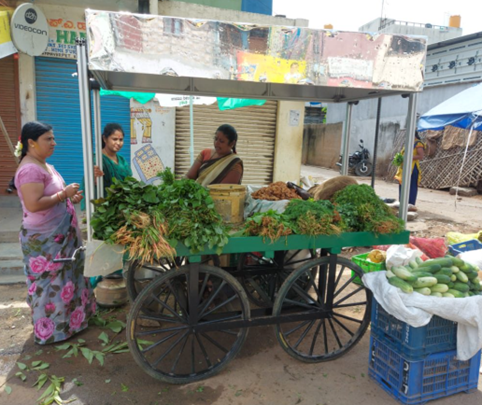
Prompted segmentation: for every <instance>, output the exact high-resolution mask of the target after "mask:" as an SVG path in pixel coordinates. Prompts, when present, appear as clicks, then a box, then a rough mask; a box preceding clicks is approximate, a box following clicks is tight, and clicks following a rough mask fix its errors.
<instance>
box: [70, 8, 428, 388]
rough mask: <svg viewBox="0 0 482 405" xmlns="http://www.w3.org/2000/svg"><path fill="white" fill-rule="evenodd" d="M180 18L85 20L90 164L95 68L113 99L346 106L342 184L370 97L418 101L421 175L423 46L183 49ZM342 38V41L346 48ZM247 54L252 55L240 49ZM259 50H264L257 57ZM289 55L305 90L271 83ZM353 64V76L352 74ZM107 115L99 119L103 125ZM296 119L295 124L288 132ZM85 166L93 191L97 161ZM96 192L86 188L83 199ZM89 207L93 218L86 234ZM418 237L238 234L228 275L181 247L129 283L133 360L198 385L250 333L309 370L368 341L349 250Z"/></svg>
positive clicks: (216, 44) (330, 40)
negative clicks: (358, 113)
mask: <svg viewBox="0 0 482 405" xmlns="http://www.w3.org/2000/svg"><path fill="white" fill-rule="evenodd" d="M179 20H182V19H176V21H173V19H172V18H171V17H160V16H146V15H135V14H129V13H113V12H104V11H93V10H87V12H86V23H87V34H88V41H89V42H88V43H89V52H88V56H86V53H85V47H84V46H85V43H83V42H81V41H79V42H78V47H77V50H78V63H79V89H80V93H81V112H82V121H83V133H84V139H83V141H84V152H85V154H86V155H90V154H91V151H92V139H91V138H92V137H91V133H90V122H91V121H90V103H89V97H88V88H89V79H88V71H89V70H90V72H91V73H92V74H93V76H94V77H95V79H96V80H97V81H98V82H99V83H100V85H101V86H102V87H103V88H106V89H111V90H132V91H159V92H165V93H177V94H188V95H197V94H199V95H218V96H225V95H228V94H229V95H230V96H233V97H242V98H261V99H281V100H297V101H322V102H348V104H347V116H346V118H347V119H346V123H345V128H344V142H343V151H342V154H343V157H344V162H343V167H344V169H345V173H346V168H347V160H348V146H349V142H348V139H349V132H350V117H351V109H352V106H353V105H354V104H356V103H357V102H358V101H359V100H363V99H369V98H378V97H382V96H389V95H400V96H404V97H409V103H408V114H407V116H408V119H407V129H408V131H407V133H408V134H409V135H408V136H407V142H406V145H405V146H406V148H405V149H406V151H407V154H406V159H405V162H404V165H406V166H407V168H408V167H409V166H408V165H409V164H411V159H412V155H411V153H412V148H411V147H410V146H411V145H412V144H413V139H414V132H415V131H414V128H415V118H414V117H415V110H416V93H417V92H419V91H421V89H422V84H423V75H422V71H421V69H420V66H421V65H422V64H423V62H424V58H425V53H426V44H425V40H424V39H423V38H415V37H413V38H412V37H407V36H397V35H386V34H380V35H375V36H373V35H367V34H364V33H343V32H335V31H322V30H309V29H304V28H298V27H295V28H293V27H279V26H261V25H256V26H252V25H250V24H235V23H224V22H219V21H208V20H206V21H204V20H203V21H201V20H182V21H183V24H184V25H183V26H184V28H183V30H182V31H181V32H180V35H181V37H184V39H187V41H184V42H183V41H182V39H183V38H180V39H181V40H178V39H179V38H176V37H177V34H176V35H171V31H170V30H166V29H164V28H165V27H174V26H175V25H176V26H177V25H178V24H179ZM251 29H256V31H257V32H261V31H262V32H264V33H265V34H266V35H261V36H259V35H260V34H259V33H258V34H257V35H258V41H259V38H264V41H266V50H265V51H262V52H261V53H263V52H264V54H265V56H266V58H265V62H266V61H271V62H272V66H270V67H269V69H268V71H267V73H266V72H265V73H264V74H262V75H261V76H259V77H258V76H257V75H255V70H253V69H252V68H249V64H248V63H242V64H239V66H238V68H239V69H238V73H237V74H234V72H233V70H234V68H233V66H232V64H233V63H234V62H233V61H237V60H238V59H237V58H239V57H241V56H243V55H244V54H240V53H239V52H244V51H246V49H248V50H249V44H247V45H246V41H245V40H244V39H242V38H241V37H242V36H243V35H245V34H243V33H244V32H249V31H250V30H251ZM293 30H294V31H293ZM295 31H296V32H295ZM225 32H228V33H229V35H226V36H225V35H224V33H225ZM290 32H294V33H295V34H296V36H295V37H293V38H294V39H295V38H303V40H300V41H294V42H290V41H286V40H284V39H283V38H284V36H285V35H288V34H289V33H290ZM238 34H239V35H240V36H241V37H240V38H237V37H236V35H238ZM189 36H191V37H189ZM234 37H236V38H234ZM278 37H280V39H281V40H280V41H278V40H277V38H278ZM282 37H283V38H282ZM154 38H155V40H154ZM232 38H234V39H232ZM238 39H239V41H238ZM241 39H242V40H241ZM229 41H233V42H232V43H230V42H229ZM340 41H343V44H344V46H343V47H341V48H340V47H339V46H338V45H339V44H341V42H340ZM240 44H241V45H240ZM240 46H241V47H243V49H238V48H237V47H240ZM280 47H281V48H280ZM283 47H284V48H283ZM187 48H189V51H188V49H187ZM275 48H276V49H275ZM278 48H280V49H278ZM342 48H343V49H342ZM355 48H357V49H355ZM362 48H363V49H362ZM259 49H262V48H260V47H259V46H258V47H257V50H256V52H255V53H260V51H259ZM355 50H356V52H355ZM337 52H338V53H337ZM273 55H280V56H273ZM281 55H298V56H297V57H298V59H299V58H301V59H303V69H305V71H304V73H305V75H306V76H307V77H306V78H305V79H303V80H300V81H299V84H286V83H283V82H282V80H281V81H280V80H279V78H278V79H276V80H274V79H271V75H272V74H274V73H276V75H278V76H279V75H280V72H277V71H276V70H277V69H279V68H280V66H285V65H286V66H289V65H287V63H289V62H290V61H289V60H288V59H287V57H286V56H281ZM301 55H304V56H301ZM352 55H360V56H356V57H354V56H352ZM361 55H363V56H361ZM211 56H212V57H211ZM258 56H259V55H258ZM243 57H250V55H247V56H246V55H244V56H243ZM253 58H254V57H253ZM254 59H256V58H254ZM254 59H253V60H254ZM301 59H300V60H301ZM193 61H194V62H195V63H194V65H193ZM237 63H239V61H238V62H237ZM230 64H231V68H229V65H230ZM296 64H297V65H298V64H299V63H296ZM350 65H353V66H352V68H353V69H348V68H347V67H349V66H350ZM245 68H246V69H247V70H246V69H245ZM275 71H276V72H275ZM327 72H329V73H327ZM273 77H274V76H273ZM340 78H345V80H341V79H340ZM241 81H243V82H241ZM97 110H98V108H94V114H97V113H98V111H97ZM294 113H296V111H294ZM94 121H98V120H94ZM296 122H297V121H296V114H293V117H291V121H290V123H296ZM290 125H295V124H290ZM296 125H297V124H296ZM191 142H192V140H191ZM97 144H99V142H97ZM85 161H86V167H85V178H86V179H87V183H89V182H90V179H91V178H92V162H90V159H86V160H85ZM409 177H410V173H409V170H404V179H403V180H404V181H403V185H404V186H403V191H402V201H401V209H400V212H401V216H402V218H406V212H407V205H408V201H407V197H408V193H407V191H408V188H409ZM92 195H93V184H92V182H90V184H87V185H86V199H87V201H90V199H91V196H92ZM88 205H90V204H88ZM91 208H92V207H90V208H88V209H87V221H88V229H89V231H90V228H89V221H90V215H91V212H90V210H91ZM408 235H409V233H408V232H407V231H403V232H401V233H399V234H388V235H379V236H375V235H374V234H372V233H342V234H340V235H337V236H317V237H308V236H302V235H292V236H287V237H282V238H280V239H278V240H276V241H274V242H270V241H269V240H263V238H261V237H231V238H230V239H229V242H228V243H227V244H226V245H225V246H224V247H223V250H222V253H223V254H230V255H231V257H232V259H233V260H232V261H231V263H228V264H224V265H221V264H220V263H219V262H218V260H219V259H218V258H217V256H216V254H217V253H219V252H217V251H216V249H215V248H213V249H209V248H206V249H204V250H203V251H202V252H198V253H192V252H191V251H190V250H189V249H188V248H187V247H185V246H182V245H178V246H176V251H177V255H178V257H177V258H176V259H175V260H174V263H170V261H168V260H161V261H159V262H158V263H156V264H155V265H143V266H140V265H138V264H136V262H134V263H133V264H132V265H131V269H130V271H129V274H130V278H129V282H128V284H129V292H130V295H131V296H132V297H133V298H135V300H134V302H133V305H132V308H131V311H130V313H129V317H128V326H127V339H128V343H129V347H130V349H131V353H132V354H133V356H134V359H135V360H136V362H137V363H138V364H139V365H140V366H141V368H143V370H144V371H145V372H147V373H148V374H149V375H151V376H153V377H155V378H157V379H160V380H162V381H166V382H170V383H188V382H193V381H198V380H201V379H204V378H208V377H210V376H212V375H215V374H216V373H218V372H219V371H221V370H222V369H223V368H224V367H226V365H227V364H228V363H229V362H230V361H231V360H232V359H233V358H234V357H235V356H236V354H237V353H238V352H239V351H240V349H241V347H242V345H243V342H244V341H245V339H246V336H247V332H248V328H249V327H252V326H261V325H274V328H275V333H276V336H277V339H278V341H279V343H280V344H281V346H282V347H283V349H284V350H285V351H286V352H288V353H289V354H290V355H292V356H293V357H295V358H297V359H299V360H302V361H306V362H319V361H325V360H332V359H336V358H337V357H339V356H341V355H343V354H344V353H345V352H347V351H348V350H350V349H351V348H352V347H353V346H354V345H355V344H356V343H357V342H358V341H359V340H360V338H361V337H362V336H363V333H364V332H365V331H366V329H367V327H368V324H369V322H370V306H371V301H370V299H371V294H370V292H369V291H368V290H367V289H365V288H364V287H363V285H360V284H359V283H355V282H354V280H355V279H357V278H358V277H361V276H362V270H361V269H360V267H358V266H357V265H355V264H353V263H352V262H350V261H349V260H347V259H345V258H343V257H340V256H339V253H340V252H341V250H342V248H343V247H352V246H371V245H379V244H400V243H406V242H407V241H408ZM89 237H90V234H89ZM207 261H210V263H211V264H208V263H207ZM177 266H178V268H177ZM173 267H176V270H172V268H173ZM171 270H172V271H171ZM146 271H150V272H152V273H154V275H157V276H156V277H150V278H149V277H148V278H147V280H149V282H148V283H146V284H143V283H142V279H139V278H136V276H135V275H136V274H137V273H139V274H140V273H141V272H146ZM151 275H152V274H151ZM151 280H152V281H151Z"/></svg>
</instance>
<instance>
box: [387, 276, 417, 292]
mask: <svg viewBox="0 0 482 405" xmlns="http://www.w3.org/2000/svg"><path fill="white" fill-rule="evenodd" d="M388 282H389V283H390V284H391V285H393V286H394V287H398V288H400V290H402V291H403V292H404V293H407V294H411V293H412V292H413V287H412V286H411V285H410V284H408V283H407V282H406V281H405V280H402V279H401V278H400V277H391V278H389V279H388Z"/></svg>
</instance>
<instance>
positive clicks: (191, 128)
mask: <svg viewBox="0 0 482 405" xmlns="http://www.w3.org/2000/svg"><path fill="white" fill-rule="evenodd" d="M189 131H190V139H191V145H190V146H189V155H190V158H191V166H192V164H193V163H194V109H193V98H192V96H189Z"/></svg>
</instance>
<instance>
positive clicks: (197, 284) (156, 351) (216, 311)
mask: <svg viewBox="0 0 482 405" xmlns="http://www.w3.org/2000/svg"><path fill="white" fill-rule="evenodd" d="M194 266H197V265H188V266H183V267H181V268H180V269H179V270H177V271H172V272H168V273H165V274H163V275H161V276H159V277H158V278H156V279H155V280H154V281H152V282H151V283H150V284H149V285H148V286H147V287H146V288H144V289H143V290H142V291H141V293H140V294H139V296H138V297H137V299H136V301H135V302H134V305H133V307H132V309H131V311H130V313H129V317H128V330H127V341H128V344H129V348H130V350H131V353H132V355H133V356H134V359H135V361H136V362H137V364H139V366H140V367H141V368H142V369H143V370H144V371H145V372H147V373H148V374H149V375H151V376H152V377H154V378H156V379H158V380H161V381H164V382H168V383H172V384H184V383H190V382H194V381H199V380H202V379H204V378H208V377H211V376H213V375H215V374H217V373H219V372H220V371H221V370H222V369H223V368H224V367H226V366H227V364H228V363H229V362H230V361H231V360H232V359H233V358H234V357H235V356H236V354H237V353H238V352H239V350H240V349H241V347H242V345H243V343H244V341H245V340H246V335H247V333H248V330H247V328H242V327H235V326H232V325H229V324H227V323H229V322H233V321H241V320H247V319H249V318H250V310H249V302H248V298H247V297H246V294H245V292H244V290H243V289H242V287H241V285H240V284H239V282H238V281H237V280H236V279H235V278H234V277H233V276H231V275H230V274H229V273H227V272H226V271H224V270H222V269H220V268H217V267H213V266H208V265H199V273H197V271H196V270H195V267H194ZM154 305H155V306H156V310H155V311H154V310H153V309H154Z"/></svg>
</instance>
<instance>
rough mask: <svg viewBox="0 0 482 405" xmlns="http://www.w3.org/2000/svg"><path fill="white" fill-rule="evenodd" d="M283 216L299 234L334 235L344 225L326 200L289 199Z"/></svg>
mask: <svg viewBox="0 0 482 405" xmlns="http://www.w3.org/2000/svg"><path fill="white" fill-rule="evenodd" d="M283 216H284V217H285V218H286V219H287V220H288V221H289V223H290V225H291V227H292V228H293V229H294V230H295V232H296V233H297V234H300V235H310V236H315V235H334V234H339V233H340V232H341V231H342V229H343V227H344V226H343V223H342V222H341V217H340V215H339V214H338V212H337V211H336V210H335V207H334V206H333V204H332V203H331V202H330V201H328V200H317V201H315V200H312V199H310V200H306V201H305V200H291V201H290V203H289V204H288V206H287V207H286V210H285V211H284V213H283Z"/></svg>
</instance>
